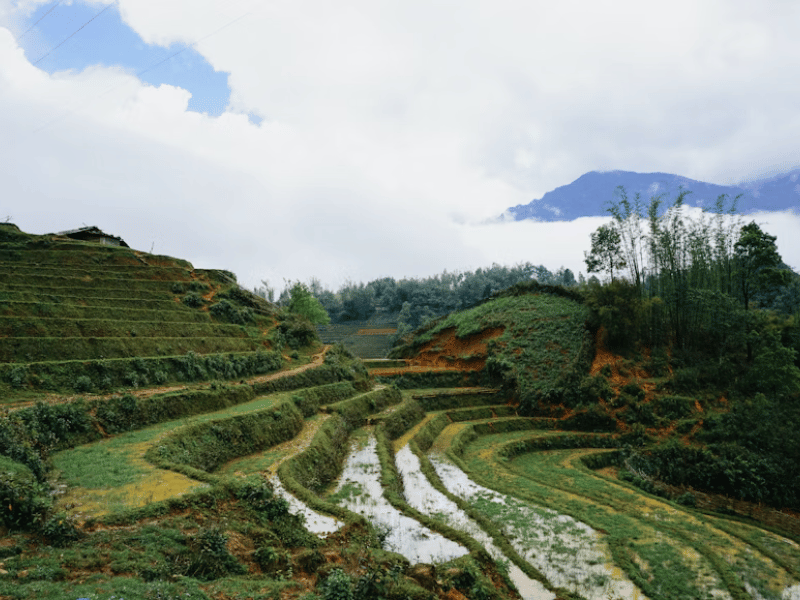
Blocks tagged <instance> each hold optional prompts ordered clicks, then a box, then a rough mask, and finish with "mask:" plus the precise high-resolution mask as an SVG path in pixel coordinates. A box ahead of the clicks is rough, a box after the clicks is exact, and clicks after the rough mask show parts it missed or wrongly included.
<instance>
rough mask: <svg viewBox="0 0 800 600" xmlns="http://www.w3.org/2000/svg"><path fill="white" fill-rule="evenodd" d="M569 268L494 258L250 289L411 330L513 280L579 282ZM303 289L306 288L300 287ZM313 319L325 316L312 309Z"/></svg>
mask: <svg viewBox="0 0 800 600" xmlns="http://www.w3.org/2000/svg"><path fill="white" fill-rule="evenodd" d="M578 277H579V278H578V279H576V277H575V274H574V273H573V272H572V271H571V270H570V269H565V268H563V267H562V268H560V269H558V270H557V271H555V272H551V271H550V270H548V269H547V268H546V267H544V266H542V265H538V266H536V265H533V264H531V263H530V262H526V263H524V264H519V265H516V266H513V267H507V266H501V265H498V264H494V265H492V266H491V267H488V268H479V269H477V270H475V271H464V272H458V271H455V272H449V271H444V272H443V273H440V274H437V275H433V276H431V277H424V278H403V279H400V280H397V279H394V278H393V277H382V278H379V279H375V280H373V281H370V282H368V283H355V282H352V281H348V282H346V283H345V284H344V285H342V286H341V287H340V288H339V289H338V290H337V291H333V290H329V289H326V288H325V287H324V286H323V285H322V284H321V283H320V282H319V280H318V279H311V280H310V281H309V282H308V283H307V284H306V283H300V282H294V283H291V284H290V285H287V286H286V288H285V289H284V290H283V291H282V292H281V294H280V296H279V297H278V298H277V300H276V299H275V292H274V289H272V288H271V287H270V285H269V283H268V282H266V281H262V286H261V287H259V288H256V290H255V293H256V294H258V295H260V296H262V297H264V298H266V299H268V300H271V301H274V302H277V304H279V305H281V306H287V307H288V306H291V305H294V306H296V305H297V304H298V302H297V300H294V298H300V297H302V298H303V300H302V301H301V304H302V305H304V306H305V305H307V303H308V302H309V301H308V298H307V297H308V296H310V297H312V298H315V299H316V300H317V301H318V304H319V306H320V307H321V308H322V309H324V311H325V312H326V313H327V315H328V317H329V318H330V321H331V322H333V323H346V322H348V321H360V320H366V319H369V318H370V317H372V316H373V315H375V314H376V313H379V312H380V313H383V314H386V315H395V316H396V317H397V320H398V323H399V325H400V327H399V329H400V330H401V331H403V332H405V331H411V330H413V329H416V328H417V327H419V326H421V325H423V324H425V323H426V322H428V321H429V320H431V319H433V318H436V317H438V316H441V315H444V314H447V313H450V312H453V311H456V310H463V309H465V308H468V307H471V306H474V305H475V304H477V303H478V302H480V301H482V300H485V299H486V298H489V297H490V296H491V295H492V294H494V293H495V292H498V291H500V290H504V289H506V288H509V287H511V286H512V285H514V284H517V283H520V282H523V281H531V280H536V281H539V282H540V283H545V284H549V285H563V286H566V287H572V286H576V285H579V284H580V283H582V282H583V276H582V275H580V274H579V275H578ZM303 290H305V291H303ZM314 314H315V315H316V318H312V321H315V322H317V323H323V322H325V319H324V317H322V316H321V315H320V314H319V311H318V310H316V309H315V310H314Z"/></svg>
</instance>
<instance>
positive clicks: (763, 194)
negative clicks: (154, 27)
mask: <svg viewBox="0 0 800 600" xmlns="http://www.w3.org/2000/svg"><path fill="white" fill-rule="evenodd" d="M620 185H621V186H623V187H624V188H625V190H626V192H627V194H628V198H629V199H630V200H633V198H634V196H635V195H636V194H637V193H638V194H640V195H641V198H642V203H643V204H644V205H645V206H647V205H648V204H649V203H650V198H651V197H652V196H654V195H663V197H664V202H665V204H671V203H672V201H673V200H674V199H675V198H676V197H677V195H678V193H679V191H680V189H681V188H683V189H686V190H689V191H690V192H691V193H690V194H689V195H688V196H687V198H686V200H685V203H686V204H687V205H689V206H698V207H701V208H705V209H712V208H713V207H714V204H715V202H716V200H717V197H718V196H720V195H721V194H727V195H728V196H729V197H730V198H731V199H733V198H734V197H736V196H739V195H740V194H741V197H740V198H739V201H738V202H737V205H736V206H737V210H738V212H739V213H740V214H743V215H746V214H749V213H753V212H756V211H761V210H763V211H775V210H787V209H789V210H798V209H799V208H800V169H795V170H793V171H790V172H788V173H783V174H781V175H777V176H774V177H770V178H768V179H761V180H757V181H752V182H748V183H742V184H738V185H730V186H726V185H716V184H714V183H705V182H703V181H696V180H694V179H689V178H687V177H681V176H680V175H672V174H670V173H634V172H632V171H603V172H598V171H591V172H589V173H586V174H585V175H581V176H580V177H579V178H578V179H576V180H575V181H573V182H572V183H570V184H569V185H564V186H561V187H558V188H556V189H554V190H553V191H551V192H547V193H546V194H545V195H544V196H542V197H541V198H540V199H538V200H533V201H531V202H529V203H528V204H520V205H518V206H514V207H512V208H509V209H508V211H507V215H508V216H510V217H511V218H512V219H513V220H514V221H522V220H524V219H534V220H537V221H571V220H573V219H577V218H578V217H590V216H605V215H607V214H608V212H607V211H606V207H607V206H608V204H609V202H612V201H613V200H614V199H615V198H616V197H617V196H616V194H617V187H618V186H620ZM726 206H727V205H726Z"/></svg>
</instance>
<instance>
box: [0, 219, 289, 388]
mask: <svg viewBox="0 0 800 600" xmlns="http://www.w3.org/2000/svg"><path fill="white" fill-rule="evenodd" d="M0 282H2V290H1V291H0V382H1V383H0V393H1V394H2V396H3V397H4V398H5V399H8V398H9V397H10V396H12V395H13V396H20V395H22V396H25V395H26V394H27V395H28V396H35V395H36V393H42V392H61V391H73V392H81V393H86V392H109V391H112V390H114V389H117V388H120V387H134V388H136V387H141V386H148V385H155V384H158V385H163V384H168V383H175V382H186V381H192V380H196V379H210V378H219V379H232V378H234V377H236V376H238V375H242V374H255V373H265V372H267V371H269V370H274V369H275V368H277V367H278V366H279V365H280V361H281V359H280V353H279V352H278V351H279V350H280V349H281V347H282V343H283V342H284V341H285V340H280V339H279V337H280V336H279V329H278V328H277V320H276V309H275V307H274V306H272V305H271V304H269V303H267V302H265V301H263V300H262V299H260V298H258V297H256V296H254V295H252V294H250V293H248V292H245V291H243V290H241V289H240V288H239V287H238V286H237V285H236V282H235V279H234V278H233V276H232V274H230V273H227V272H223V271H216V270H204V269H195V268H194V267H193V266H192V265H191V264H190V263H188V262H187V261H184V260H180V259H176V258H171V257H167V256H157V255H152V254H148V253H145V252H138V251H135V250H132V249H130V248H127V247H124V246H111V245H104V244H100V243H97V242H91V241H79V240H73V239H70V238H67V237H65V236H59V235H28V234H25V233H23V232H21V231H19V230H18V229H17V228H16V227H14V226H12V225H8V224H5V225H4V226H3V227H0Z"/></svg>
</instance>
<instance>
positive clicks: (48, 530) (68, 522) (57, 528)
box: [40, 512, 82, 547]
mask: <svg viewBox="0 0 800 600" xmlns="http://www.w3.org/2000/svg"><path fill="white" fill-rule="evenodd" d="M40 533H41V534H42V536H44V538H45V539H46V540H47V542H48V543H49V544H50V545H51V546H58V547H63V546H68V545H69V544H71V543H72V542H74V541H75V540H77V539H79V538H80V537H81V535H82V534H81V532H80V531H79V530H78V529H77V527H75V523H74V522H73V520H72V519H70V518H69V517H68V516H67V515H66V513H63V512H62V513H58V514H56V515H52V516H51V517H50V518H49V519H47V521H45V523H44V524H43V525H42V527H41V529H40Z"/></svg>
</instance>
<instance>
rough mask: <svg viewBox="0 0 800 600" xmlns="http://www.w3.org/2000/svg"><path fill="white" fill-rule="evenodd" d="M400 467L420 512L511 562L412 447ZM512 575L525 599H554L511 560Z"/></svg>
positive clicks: (402, 451) (399, 457) (406, 449)
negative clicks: (435, 481)
mask: <svg viewBox="0 0 800 600" xmlns="http://www.w3.org/2000/svg"><path fill="white" fill-rule="evenodd" d="M395 461H396V463H397V470H398V471H399V472H400V475H401V476H402V478H403V487H404V489H405V495H406V500H407V502H408V503H409V504H410V505H411V506H412V507H414V508H416V509H417V510H418V511H420V512H422V513H425V514H427V515H432V516H437V517H439V519H440V520H441V521H443V522H444V523H446V524H447V525H449V526H450V527H452V528H454V529H458V530H460V531H463V532H464V533H467V534H468V535H470V536H471V537H472V538H474V539H475V540H477V541H478V543H480V544H481V545H482V546H483V547H484V548H486V551H487V552H488V553H489V554H491V556H492V558H494V559H495V560H500V561H508V558H507V557H506V556H505V555H504V554H503V553H502V552H501V551H500V549H499V548H498V547H497V546H495V545H494V543H493V542H492V538H491V537H490V536H489V535H488V534H487V533H486V532H485V531H484V530H483V529H481V528H480V526H479V525H478V524H477V523H475V522H474V521H473V520H472V519H470V518H469V516H468V515H467V514H466V513H465V512H464V511H462V510H461V509H460V508H459V507H458V505H457V504H456V503H455V502H453V501H452V500H450V499H449V498H448V497H447V496H445V495H444V494H442V493H441V492H439V491H438V490H437V489H436V488H434V487H433V486H432V485H431V484H430V482H429V481H428V479H427V477H425V475H424V474H423V473H422V471H420V464H419V459H418V458H417V456H416V455H415V454H414V453H413V452H412V451H411V449H410V448H409V447H408V446H404V447H403V448H401V449H400V450H399V451H398V452H397V455H396V456H395ZM509 564H510V567H509V570H508V575H509V577H510V578H511V580H512V581H513V582H514V585H516V586H517V590H518V591H519V593H520V595H521V596H522V598H523V599H524V600H553V599H554V598H555V594H554V593H553V592H550V591H548V590H547V588H545V587H544V586H543V585H542V584H541V583H539V582H538V581H536V580H535V579H531V578H530V577H528V576H527V575H526V574H525V573H523V572H522V571H521V570H520V569H519V567H517V566H516V565H515V564H514V563H509Z"/></svg>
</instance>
